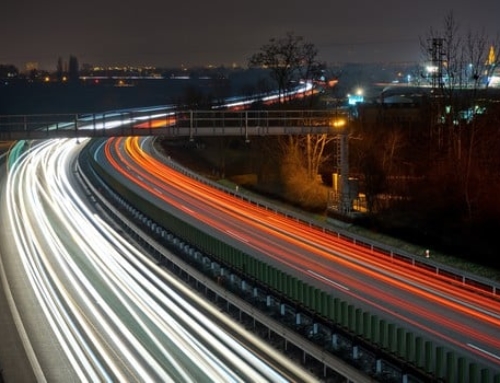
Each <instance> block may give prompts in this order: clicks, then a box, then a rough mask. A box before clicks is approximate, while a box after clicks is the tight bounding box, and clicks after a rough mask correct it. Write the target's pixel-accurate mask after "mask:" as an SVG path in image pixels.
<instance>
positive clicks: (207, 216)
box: [96, 138, 500, 372]
mask: <svg viewBox="0 0 500 383" xmlns="http://www.w3.org/2000/svg"><path fill="white" fill-rule="evenodd" d="M150 145H151V144H150V141H148V140H144V139H139V138H119V139H118V138H117V139H112V140H109V141H107V142H106V144H105V145H104V146H103V147H102V148H101V150H99V152H98V153H97V154H96V158H97V159H98V161H101V163H105V164H106V166H108V167H109V170H110V171H112V172H115V174H117V176H118V177H121V178H122V180H123V182H125V183H127V184H131V185H134V186H133V187H135V188H137V189H138V190H142V191H141V192H142V193H145V194H147V195H148V197H149V198H151V199H152V200H154V201H156V203H157V204H158V206H160V207H161V208H162V209H166V210H168V211H170V212H172V213H173V214H175V215H177V216H179V217H182V218H183V219H185V220H186V221H188V222H191V223H192V224H194V225H197V226H198V227H200V228H202V229H203V230H205V231H207V232H209V233H211V234H212V235H214V236H216V237H218V238H220V239H222V240H224V241H226V242H227V243H230V244H232V245H233V246H237V247H239V248H240V249H243V250H244V251H246V252H247V253H248V254H251V255H253V256H256V257H258V258H260V259H266V260H267V261H268V262H269V263H271V264H273V265H275V266H277V267H279V268H280V269H282V270H284V271H286V272H288V273H290V274H292V275H296V276H298V277H299V278H302V279H303V280H306V281H307V282H309V283H311V284H313V285H315V286H317V287H319V288H321V289H323V290H325V291H329V292H331V293H332V294H333V295H335V296H338V297H340V298H341V299H344V300H347V301H349V302H351V303H354V304H355V305H356V306H357V307H360V308H362V309H364V310H367V311H370V312H372V313H377V314H378V315H379V317H380V318H387V319H388V320H389V321H390V322H392V323H397V324H399V325H402V326H403V327H405V328H407V329H411V330H412V331H413V332H414V333H415V334H416V335H422V336H423V337H424V339H432V340H434V342H435V345H439V344H441V345H444V346H446V347H447V348H448V349H450V350H456V351H458V354H459V355H462V356H467V357H468V358H469V359H470V360H474V361H478V362H479V363H480V364H482V365H484V366H486V367H488V368H490V369H491V370H492V371H495V372H498V371H500V336H499V334H500V302H499V300H498V297H496V298H495V297H493V296H488V295H485V294H481V293H478V292H475V291H470V290H469V289H464V288H463V287H462V286H460V285H457V284H454V283H451V282H452V281H450V280H446V278H445V277H443V276H439V275H436V274H433V273H431V272H428V271H426V270H424V269H421V268H417V267H412V266H411V265H408V264H407V263H403V262H399V261H398V260H396V259H389V258H388V257H386V256H383V255H380V254H377V253H376V252H373V251H371V250H369V249H366V248H363V247H359V246H356V245H353V244H352V243H349V242H346V241H343V240H342V239H339V238H337V237H334V236H332V235H329V234H327V233H324V232H322V231H320V230H318V229H315V228H311V227H309V226H306V225H304V224H302V223H299V222H296V221H294V220H292V219H289V218H286V217H283V216H280V215H278V214H275V213H273V212H270V211H268V210H265V209H264V208H261V207H256V206H254V205H251V204H249V203H247V202H245V201H242V200H240V199H238V198H235V197H232V196H230V195H228V194H226V193H224V192H222V191H218V190H215V189H213V188H211V187H209V186H207V185H205V184H203V183H200V182H198V181H196V180H194V179H192V178H190V177H187V176H185V175H182V174H180V173H179V172H177V171H175V170H173V169H172V168H170V167H169V166H167V165H166V163H168V160H160V159H157V158H154V157H153V156H152V155H151V154H149V153H148V151H150Z"/></svg>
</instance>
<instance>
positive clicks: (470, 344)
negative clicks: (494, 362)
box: [467, 343, 500, 360]
mask: <svg viewBox="0 0 500 383" xmlns="http://www.w3.org/2000/svg"><path fill="white" fill-rule="evenodd" d="M467 346H469V347H470V348H473V349H474V350H477V351H479V352H482V353H483V354H486V355H488V356H491V357H492V358H495V359H498V360H500V356H499V355H496V354H493V353H492V352H489V351H486V350H484V349H482V348H480V347H477V346H475V345H473V344H472V343H467Z"/></svg>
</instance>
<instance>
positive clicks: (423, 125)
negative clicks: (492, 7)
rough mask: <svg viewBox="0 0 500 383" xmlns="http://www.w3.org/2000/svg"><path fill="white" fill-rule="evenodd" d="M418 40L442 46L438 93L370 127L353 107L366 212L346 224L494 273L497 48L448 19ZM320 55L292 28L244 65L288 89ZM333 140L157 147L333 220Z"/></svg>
mask: <svg viewBox="0 0 500 383" xmlns="http://www.w3.org/2000/svg"><path fill="white" fill-rule="evenodd" d="M422 44H423V50H424V51H426V52H427V53H428V54H429V53H430V54H432V55H434V56H435V54H436V52H435V50H436V49H439V52H438V53H439V61H438V62H434V63H435V64H437V65H441V68H440V69H439V73H440V77H439V79H436V78H435V77H434V75H433V76H431V77H429V78H427V79H426V81H428V82H429V86H432V87H433V92H432V93H429V94H427V95H426V96H423V97H422V98H421V99H420V102H419V103H418V105H414V108H417V109H416V110H417V112H416V114H417V115H418V117H417V118H414V119H412V120H408V119H404V118H400V117H401V116H399V117H398V116H397V115H394V111H391V112H390V113H389V112H387V110H386V108H385V107H384V106H383V105H381V106H380V109H379V110H378V113H379V118H378V119H376V120H372V121H370V122H367V120H366V119H363V114H362V110H360V111H358V114H357V115H356V116H355V118H353V119H352V120H351V122H350V126H349V129H350V132H349V136H350V140H349V154H350V156H349V166H350V176H351V177H355V178H356V179H357V180H358V181H359V191H360V193H362V195H363V196H364V207H365V209H364V210H363V214H360V215H357V216H356V218H354V219H350V220H349V224H350V225H351V226H350V230H353V231H356V232H358V233H360V234H363V235H366V236H369V237H371V238H373V239H377V240H379V241H381V242H386V243H389V244H392V245H396V246H400V247H402V248H404V249H405V250H407V251H410V252H413V253H416V254H421V255H422V256H423V255H424V252H425V250H426V249H431V254H432V257H433V259H435V260H437V261H439V262H443V263H447V264H450V265H453V266H455V267H457V268H462V269H466V270H468V271H471V272H474V273H476V274H480V275H483V276H486V277H488V278H492V279H497V280H500V269H499V268H498V266H497V265H498V264H499V262H498V261H497V257H498V256H499V254H500V242H498V241H497V239H496V236H497V233H499V232H500V198H498V196H499V195H500V157H499V156H498V153H499V152H500V107H499V106H498V102H499V101H500V100H498V98H497V97H496V96H495V97H494V96H493V95H492V93H490V89H489V87H488V83H487V77H485V75H486V76H487V74H488V73H490V71H491V70H492V68H493V67H496V65H497V64H498V58H497V57H495V56H494V55H492V52H498V44H495V42H494V41H490V40H489V39H488V38H487V36H484V35H481V34H475V33H472V32H466V33H465V34H462V33H461V31H460V29H459V28H458V26H457V24H456V21H455V20H454V18H453V14H449V15H448V16H447V17H446V18H445V19H444V23H443V27H442V29H441V30H435V29H431V31H430V34H429V36H427V37H426V38H425V39H422ZM426 44H427V45H426ZM429 44H430V45H429ZM436 44H438V46H436ZM433 50H434V51H433ZM316 53H317V51H316V49H315V47H314V46H313V45H312V44H309V43H307V42H305V41H304V39H303V38H301V37H297V36H295V35H293V34H291V33H289V34H287V35H286V36H285V37H283V38H281V39H271V40H270V41H269V43H267V44H265V45H263V46H262V48H261V50H260V51H259V52H258V53H256V54H255V55H254V56H252V57H251V59H250V64H251V65H254V66H259V65H260V66H264V67H266V68H268V70H269V73H270V78H271V79H272V80H274V81H275V82H276V85H277V86H278V88H279V89H280V93H282V94H283V95H285V94H286V90H287V86H288V85H289V84H293V83H295V82H296V81H297V79H299V78H304V77H305V78H306V79H308V80H316V79H321V80H322V81H324V82H325V83H326V82H327V81H328V78H325V76H326V75H327V73H328V69H327V68H326V66H325V65H324V64H322V63H319V62H317V61H316ZM470 62H474V63H475V65H477V66H476V70H475V71H472V72H471V65H469V64H468V63H470ZM446 71H450V72H449V73H445V72H446ZM308 76H309V77H308ZM335 80H340V81H341V78H335ZM335 91H336V89H335V88H333V89H332V88H328V87H327V86H325V87H324V88H323V92H322V93H320V94H311V95H310V96H309V97H307V98H302V99H299V100H296V99H287V98H286V97H284V96H283V97H280V102H279V103H278V104H276V105H273V106H264V105H254V106H253V107H254V108H256V109H260V108H264V107H266V108H270V107H272V108H284V109H299V108H303V109H307V108H324V107H325V101H324V99H325V97H329V98H330V99H334V100H338V102H339V104H340V103H341V102H343V101H344V100H342V98H341V97H339V96H338V95H336V94H335ZM197 105H198V106H199V103H197ZM335 145H336V137H335V136H331V135H315V136H313V135H308V136H300V137H299V136H294V137H291V136H290V137H255V138H251V139H250V141H245V139H244V138H243V137H241V138H240V137H236V138H228V137H225V138H224V137H221V138H199V141H198V142H196V143H188V142H185V143H175V144H174V143H172V142H167V141H165V142H163V146H164V147H165V149H166V150H167V151H168V152H170V153H172V157H173V158H174V159H176V160H178V161H180V162H181V163H184V164H185V165H186V166H188V167H191V168H193V169H194V170H196V171H200V172H201V173H203V174H205V175H206V176H208V177H212V178H213V179H216V180H221V181H222V180H223V181H222V182H231V183H234V184H236V185H239V187H241V188H243V189H245V190H248V191H251V192H255V193H259V194H260V195H263V196H266V197H268V198H273V199H274V200H275V201H279V202H283V203H287V204H289V205H290V206H293V207H295V208H299V209H302V210H304V211H307V212H309V213H311V214H314V215H315V216H316V217H318V219H326V217H327V216H328V215H329V212H328V210H327V206H328V198H329V191H330V190H331V182H332V173H335V172H336V171H338V169H337V167H336V166H337V158H335V154H336V146H335ZM336 218H338V217H336Z"/></svg>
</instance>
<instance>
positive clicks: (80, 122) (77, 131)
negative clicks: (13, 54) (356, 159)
mask: <svg viewBox="0 0 500 383" xmlns="http://www.w3.org/2000/svg"><path fill="white" fill-rule="evenodd" d="M347 119H348V114H347V113H346V112H344V111H341V112H339V111H334V110H239V111H234V110H188V111H178V110H173V109H172V108H170V107H151V108H140V109H139V108H138V109H130V110H122V111H113V112H107V113H95V114H85V115H79V114H38V115H10V116H9V115H7V116H0V140H23V139H49V138H78V137H113V136H155V135H161V136H170V137H190V138H195V137H204V136H205V137H206V136H244V137H246V138H248V137H250V136H266V135H288V134H292V135H301V134H308V133H311V134H321V133H329V132H332V133H333V132H335V130H336V127H339V126H343V125H344V124H345V123H346V122H347Z"/></svg>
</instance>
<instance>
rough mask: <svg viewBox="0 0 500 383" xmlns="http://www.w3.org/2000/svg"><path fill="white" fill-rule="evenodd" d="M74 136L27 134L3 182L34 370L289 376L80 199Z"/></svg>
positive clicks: (89, 376) (78, 376) (141, 377)
mask: <svg viewBox="0 0 500 383" xmlns="http://www.w3.org/2000/svg"><path fill="white" fill-rule="evenodd" d="M80 148H81V145H79V142H78V141H76V140H50V141H44V142H39V143H36V144H33V146H32V147H31V149H30V151H29V152H28V153H27V154H26V155H24V156H22V157H21V158H20V159H19V161H18V162H17V163H16V165H15V166H14V167H13V168H12V169H10V172H9V176H8V178H7V182H6V185H5V189H4V192H3V205H2V215H3V216H2V219H3V222H2V224H3V228H2V229H3V230H2V233H3V237H2V242H1V244H2V260H3V261H4V266H5V269H6V275H7V276H8V278H7V279H8V281H7V282H8V283H7V284H8V289H9V291H11V292H12V294H13V295H12V296H13V299H12V301H11V305H12V307H11V309H13V310H14V311H16V312H18V313H19V315H18V316H17V317H16V319H17V321H16V325H17V328H18V329H19V330H20V333H21V338H22V340H23V343H24V346H25V349H26V350H27V354H28V358H29V361H30V363H31V366H32V368H33V370H34V374H35V376H36V380H37V381H39V382H43V381H48V382H86V381H88V382H97V381H99V382H103V381H120V382H160V381H161V382H200V381H213V382H221V381H225V382H245V381H252V382H267V381H274V382H282V381H283V382H284V381H287V379H286V378H285V377H284V376H283V375H282V374H281V373H280V372H278V371H277V370H276V369H275V368H274V367H271V366H270V365H268V364H267V363H266V362H264V361H262V360H261V359H260V358H259V356H256V355H254V354H253V353H251V352H250V351H249V350H248V349H247V348H246V347H245V346H243V345H242V344H241V343H240V342H239V341H237V338H238V336H237V334H238V332H240V333H241V334H244V336H245V337H246V338H247V339H250V341H252V342H254V344H256V345H257V344H259V343H261V342H260V341H259V340H258V339H256V338H255V339H251V338H252V337H251V336H249V335H248V334H247V331H246V330H244V329H243V328H241V327H239V326H238V325H236V324H234V323H233V322H232V321H231V320H230V319H228V318H227V317H226V316H225V315H224V314H221V313H220V312H219V310H218V309H216V308H214V307H211V306H210V305H208V304H207V303H206V302H204V301H203V300H202V299H200V298H199V297H197V296H196V295H195V294H193V293H192V292H191V291H190V290H189V289H188V288H186V287H184V286H183V285H182V284H181V283H178V282H177V281H176V280H175V278H173V277H172V276H171V275H169V274H168V273H167V272H165V271H164V270H163V269H162V268H161V267H159V266H158V265H157V264H156V263H155V262H154V261H152V259H150V258H149V257H148V256H147V255H146V254H143V253H142V252H140V251H138V250H137V249H136V248H134V247H133V246H132V245H130V244H129V243H128V242H127V241H126V240H125V239H124V238H122V237H121V235H120V234H119V233H118V232H117V231H116V230H114V229H113V228H112V227H110V226H109V225H108V224H107V223H106V222H105V221H103V220H102V219H100V218H99V216H98V215H97V214H96V211H95V209H94V208H93V207H92V206H90V207H89V203H88V200H86V198H85V197H84V196H83V194H84V193H83V192H82V190H79V189H78V188H75V186H74V185H75V184H76V182H75V174H76V173H77V169H76V165H75V158H76V155H77V154H78V152H79V150H80ZM179 291H181V292H182V295H181V294H180V293H178V292H179ZM184 297H187V299H185V298H184ZM198 307H201V308H203V311H200V310H199V309H198ZM204 312H209V313H210V317H207V316H206V315H204ZM212 318H216V319H217V321H215V322H214V321H213V320H212ZM219 322H224V328H231V329H232V333H231V334H228V333H226V332H225V331H223V330H221V329H220V326H218V325H217V323H219ZM261 350H265V351H266V352H267V353H268V356H269V357H270V358H274V360H275V361H279V363H283V364H282V365H283V366H287V367H286V368H287V370H288V371H294V373H295V374H297V375H295V376H300V377H301V378H300V379H301V380H304V381H308V380H309V381H311V380H313V378H312V377H311V376H310V375H309V374H308V373H306V372H304V371H303V370H301V369H300V368H297V366H295V365H294V364H293V362H291V361H290V360H288V359H286V358H283V357H282V356H281V355H279V354H278V353H276V352H275V351H274V350H272V349H270V348H269V347H267V346H265V345H261ZM273 355H274V356H273Z"/></svg>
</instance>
